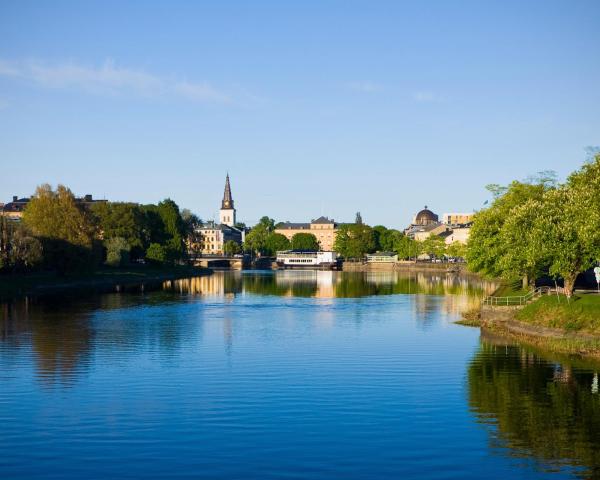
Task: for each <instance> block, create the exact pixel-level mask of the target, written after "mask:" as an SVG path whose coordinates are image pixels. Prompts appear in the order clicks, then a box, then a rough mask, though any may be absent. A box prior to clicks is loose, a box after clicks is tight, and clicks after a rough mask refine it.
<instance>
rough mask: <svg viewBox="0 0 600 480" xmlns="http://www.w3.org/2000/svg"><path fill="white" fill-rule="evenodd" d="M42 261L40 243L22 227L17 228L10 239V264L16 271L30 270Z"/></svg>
mask: <svg viewBox="0 0 600 480" xmlns="http://www.w3.org/2000/svg"><path fill="white" fill-rule="evenodd" d="M43 260H44V256H43V248H42V243H41V242H40V241H39V240H38V239H37V238H35V237H33V236H31V235H30V234H29V232H28V231H27V230H26V229H25V228H24V227H22V226H18V227H17V228H16V229H15V231H14V233H13V235H12V239H11V246H10V264H11V267H12V268H13V269H14V270H16V271H27V270H32V269H34V268H36V267H38V266H40V265H41V264H42V261H43Z"/></svg>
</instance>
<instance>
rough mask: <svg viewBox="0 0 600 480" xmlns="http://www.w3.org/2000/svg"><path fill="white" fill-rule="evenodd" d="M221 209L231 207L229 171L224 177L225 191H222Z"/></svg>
mask: <svg viewBox="0 0 600 480" xmlns="http://www.w3.org/2000/svg"><path fill="white" fill-rule="evenodd" d="M221 208H222V209H230V208H233V198H232V197H231V185H229V173H228V174H227V177H225V192H224V193H223V201H222V202H221Z"/></svg>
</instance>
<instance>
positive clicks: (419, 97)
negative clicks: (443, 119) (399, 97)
mask: <svg viewBox="0 0 600 480" xmlns="http://www.w3.org/2000/svg"><path fill="white" fill-rule="evenodd" d="M412 97H413V100H414V101H415V102H419V103H436V102H440V101H441V100H442V99H441V98H440V97H439V95H437V94H435V93H434V92H430V91H421V92H415V93H413V95H412Z"/></svg>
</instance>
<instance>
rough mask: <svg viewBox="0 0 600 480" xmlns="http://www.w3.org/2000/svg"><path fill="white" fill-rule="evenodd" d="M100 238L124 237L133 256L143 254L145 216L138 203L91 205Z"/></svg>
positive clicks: (144, 246) (136, 256)
mask: <svg viewBox="0 0 600 480" xmlns="http://www.w3.org/2000/svg"><path fill="white" fill-rule="evenodd" d="M92 212H93V214H94V215H95V217H96V221H97V225H98V229H99V231H100V232H101V234H102V238H103V239H104V240H105V241H106V240H110V239H113V238H122V239H124V240H125V241H126V242H127V244H128V245H129V247H130V253H131V256H132V257H133V258H139V257H141V256H142V255H143V253H144V251H145V248H146V247H147V238H146V234H145V216H144V212H143V211H142V209H141V208H140V206H139V205H137V204H135V203H122V202H98V203H95V204H94V205H93V206H92Z"/></svg>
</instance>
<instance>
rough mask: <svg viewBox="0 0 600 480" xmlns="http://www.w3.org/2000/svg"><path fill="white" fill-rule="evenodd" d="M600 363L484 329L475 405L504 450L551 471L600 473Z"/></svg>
mask: <svg viewBox="0 0 600 480" xmlns="http://www.w3.org/2000/svg"><path fill="white" fill-rule="evenodd" d="M599 368H600V365H599V364H598V363H593V362H589V361H584V360H581V359H579V360H576V359H572V358H560V357H559V358H551V357H548V356H546V354H540V353H539V352H536V351H532V350H527V349H526V348H524V347H519V346H515V345H511V344H510V343H508V342H507V341H506V340H503V339H501V338H495V337H493V336H492V335H490V334H487V335H486V334H485V333H484V334H483V335H482V340H481V344H480V347H479V351H478V352H477V353H476V355H475V357H474V358H473V359H472V361H471V363H470V365H469V367H468V383H469V403H470V406H471V409H472V411H473V412H474V414H475V416H476V418H477V421H478V422H480V423H482V424H483V425H485V426H486V428H487V430H488V433H489V435H490V440H491V444H492V446H493V448H495V449H496V451H498V452H500V453H502V454H504V455H507V456H510V457H517V458H522V459H527V460H530V461H531V462H533V463H534V464H536V467H538V468H541V469H544V470H547V471H557V470H570V471H574V473H575V474H576V475H577V476H581V477H582V478H599V477H600V395H598V375H597V373H596V372H597V371H598V369H599Z"/></svg>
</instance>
